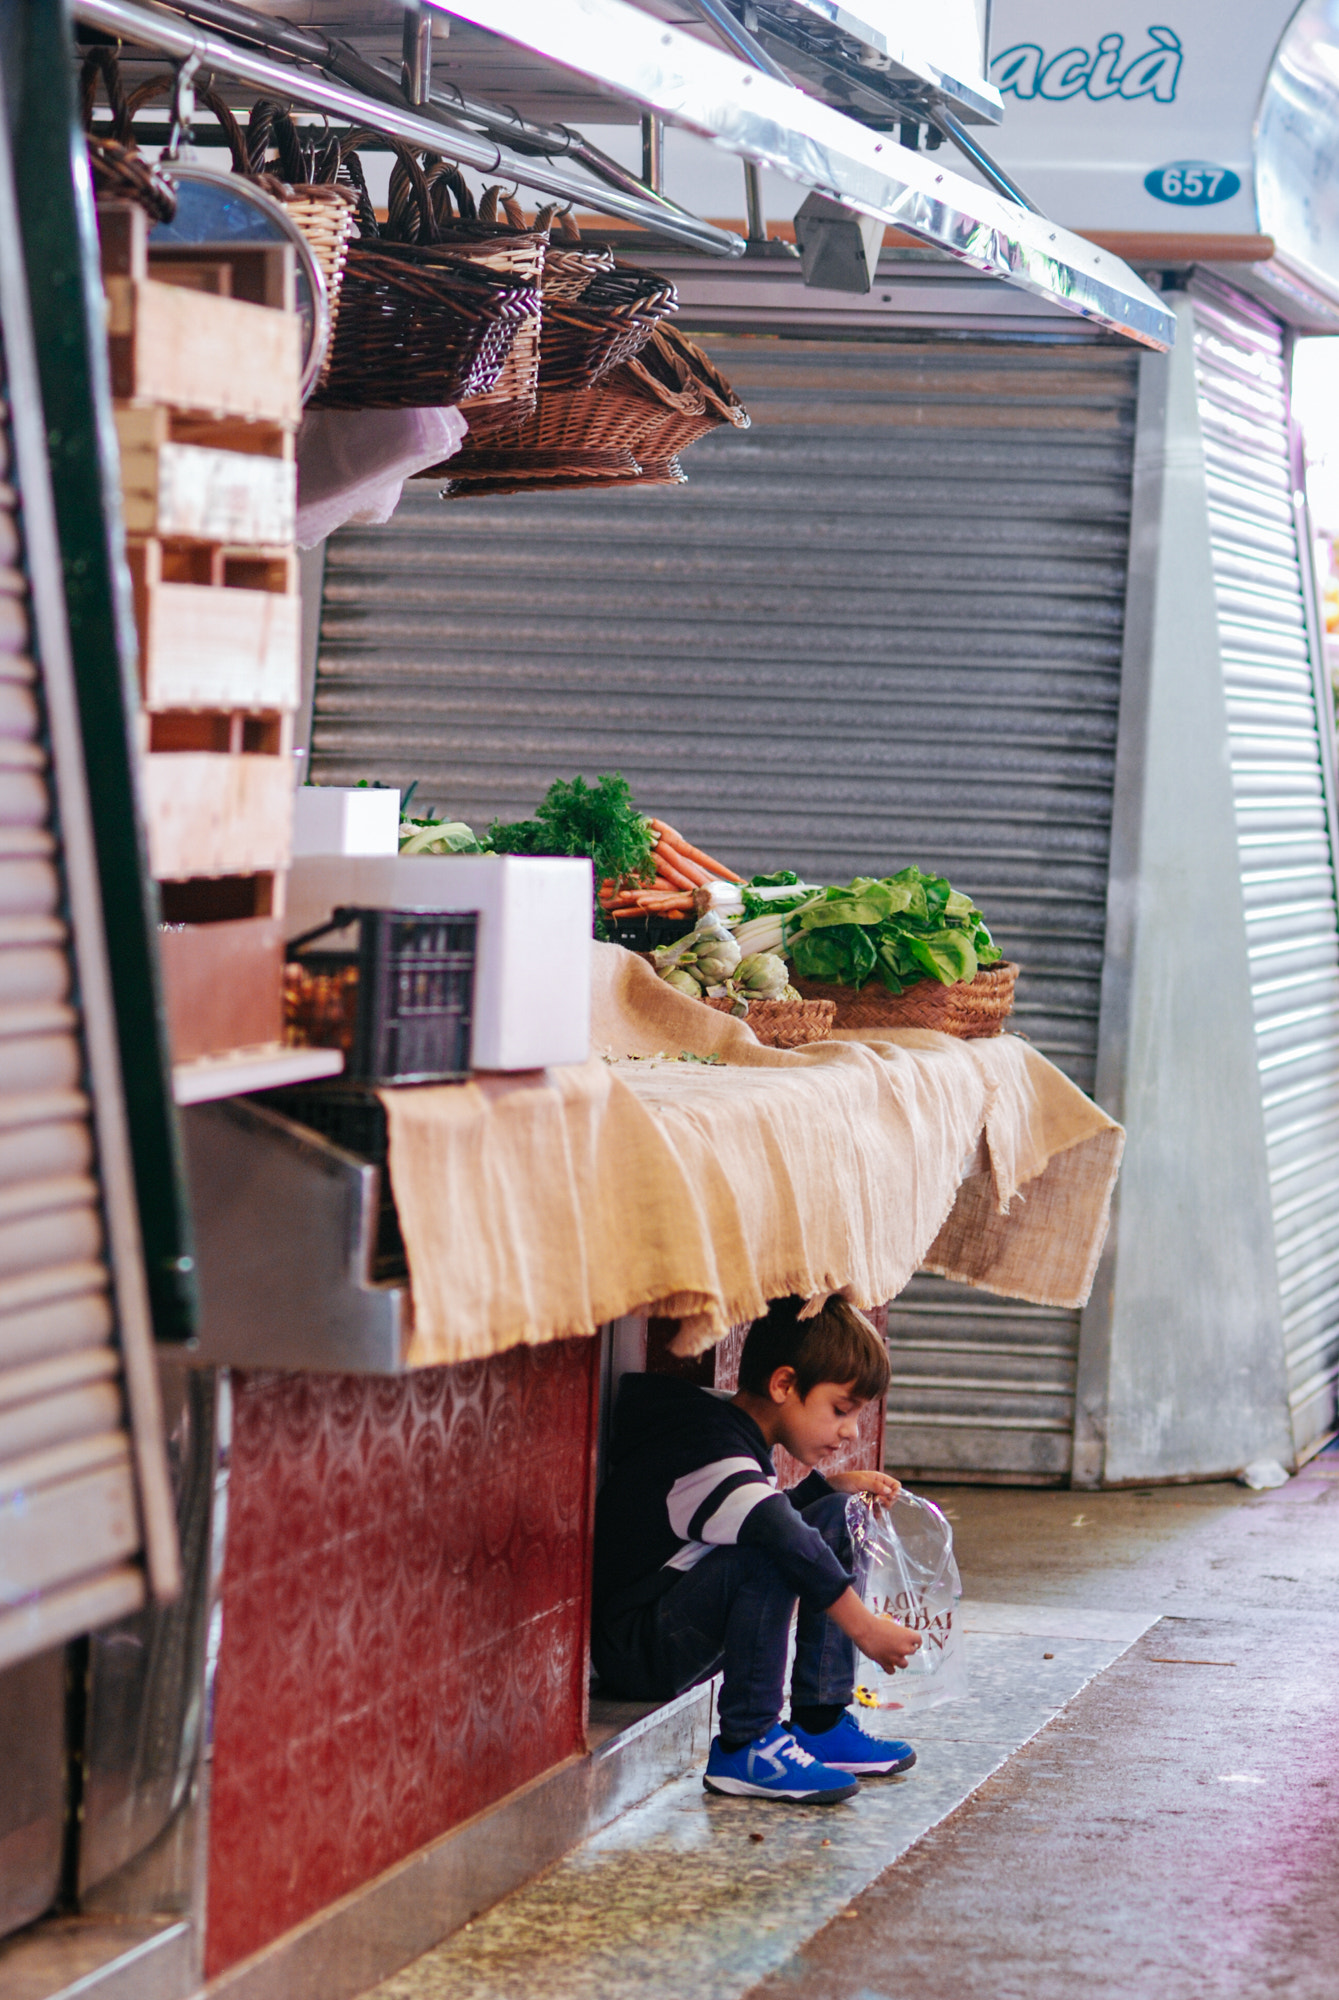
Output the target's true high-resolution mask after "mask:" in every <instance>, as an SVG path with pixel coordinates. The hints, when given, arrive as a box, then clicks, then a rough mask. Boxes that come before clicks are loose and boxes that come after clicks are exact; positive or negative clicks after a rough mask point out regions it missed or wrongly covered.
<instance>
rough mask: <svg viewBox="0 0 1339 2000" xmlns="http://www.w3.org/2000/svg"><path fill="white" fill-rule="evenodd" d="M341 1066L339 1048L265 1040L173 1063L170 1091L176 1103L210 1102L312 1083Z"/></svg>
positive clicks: (334, 1072) (342, 1057)
mask: <svg viewBox="0 0 1339 2000" xmlns="http://www.w3.org/2000/svg"><path fill="white" fill-rule="evenodd" d="M343 1067H344V1056H343V1053H342V1051H341V1050H339V1049H290V1048H286V1047H285V1046H284V1045H283V1044H282V1043H281V1042H267V1043H263V1044H262V1045H261V1046H260V1047H259V1048H254V1049H229V1050H228V1052H227V1053H226V1055H219V1056H200V1057H199V1058H198V1059H197V1060H196V1061H195V1062H188V1063H176V1064H175V1065H174V1066H173V1070H172V1095H173V1096H174V1097H175V1099H176V1101H177V1103H178V1104H210V1103H213V1102H214V1100H215V1099H216V1098H220V1097H242V1096H244V1095H245V1094H246V1093H247V1092H249V1091H253V1090H277V1089H279V1087H280V1085H281V1084H285V1083H315V1082H316V1080H317V1079H318V1078H319V1077H327V1076H338V1075H339V1073H340V1071H341V1070H342V1069H343Z"/></svg>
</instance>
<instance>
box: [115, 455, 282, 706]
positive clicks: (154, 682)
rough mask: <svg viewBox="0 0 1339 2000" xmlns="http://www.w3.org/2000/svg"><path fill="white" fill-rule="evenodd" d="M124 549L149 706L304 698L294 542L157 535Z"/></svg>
mask: <svg viewBox="0 0 1339 2000" xmlns="http://www.w3.org/2000/svg"><path fill="white" fill-rule="evenodd" d="M264 462H266V461H262V463H264ZM126 555H127V559H128V561H129V563H130V573H131V578H132V581H133V583H134V589H135V618H136V622H137V624H138V627H139V652H140V687H141V690H142V693H143V699H144V706H145V708H146V709H147V710H148V711H149V712H150V713H151V714H152V713H155V712H159V711H163V710H168V709H179V708H180V709H201V708H206V709H222V710H234V709H267V710H268V709H294V708H296V707H297V704H298V695H299V687H300V681H301V665H300V658H301V654H300V639H301V610H300V606H299V602H298V598H297V595H296V584H297V559H296V557H295V556H294V554H293V552H292V550H291V549H274V550H256V549H251V548H243V549H236V550H234V549H231V548H228V547H226V546H212V547H207V548H204V549H197V548H190V547H187V548H185V549H178V548H174V547H173V546H172V545H170V544H166V545H165V542H164V540H163V539H160V538H156V537H151V538H149V539H146V540H144V541H141V542H136V543H133V544H131V545H130V547H128V549H127V551H126ZM183 577H197V578H199V579H200V580H199V581H182V580H180V579H182V578H183Z"/></svg>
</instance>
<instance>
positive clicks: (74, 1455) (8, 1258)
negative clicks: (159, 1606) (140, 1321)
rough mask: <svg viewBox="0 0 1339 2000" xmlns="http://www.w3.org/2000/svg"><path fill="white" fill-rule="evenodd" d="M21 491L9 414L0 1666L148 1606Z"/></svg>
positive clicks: (1, 843)
mask: <svg viewBox="0 0 1339 2000" xmlns="http://www.w3.org/2000/svg"><path fill="white" fill-rule="evenodd" d="M3 382H4V376H3V372H0V385H3ZM14 482H15V471H14V454H13V437H12V432H11V426H10V412H9V408H8V404H7V402H0V1667H3V1666H5V1665H8V1664H9V1663H10V1662H11V1661H13V1660H17V1659H21V1658H24V1657H27V1656H29V1655H31V1654H35V1653H38V1652H41V1651H43V1650H44V1649H45V1648H47V1647H50V1646H53V1645H57V1644H60V1643H61V1642H62V1641H64V1640H65V1639H67V1638H69V1637H71V1636H72V1635H73V1634H75V1633H79V1632H84V1631H88V1630H90V1629H92V1628H93V1627H95V1626H97V1625H101V1624H104V1623H107V1622H108V1621H110V1620H111V1619H113V1618H117V1617H120V1616H122V1615H123V1614H124V1613H125V1612H127V1611H133V1610H135V1609H136V1608H137V1607H138V1606H139V1605H140V1604H142V1603H143V1602H144V1597H145V1580H144V1574H143V1571H142V1569H141V1567H140V1566H139V1565H138V1563H136V1562H135V1561H134V1558H135V1557H136V1556H137V1555H138V1553H139V1552H140V1549H141V1546H142V1535H141V1525H140V1516H139V1508H138V1504H137V1496H136V1482H135V1476H134V1471H133V1461H132V1445H131V1438H130V1434H129V1431H128V1427H127V1421H126V1415H125V1407H124V1402H123V1393H122V1382H121V1364H120V1357H119V1354H118V1351H117V1348H116V1345H115V1342H114V1319H113V1310H112V1305H111V1300H110V1290H111V1287H110V1278H109V1272H108V1268H107V1262H106V1259H105V1256H104V1249H103V1216H102V1203H101V1194H100V1188H99V1183H98V1178H97V1167H96V1162H95V1149H94V1136H93V1130H92V1120H91V1113H90V1104H89V1099H88V1096H87V1094H86V1091H85V1083H84V1078H85V1058H84V1052H83V1049H82V1046H81V1035H80V1021H79V1015H78V1012H77V1006H76V981H75V972H74V966H73V962H72V955H71V947H70V934H69V928H68V923H67V917H66V906H67V899H66V893H65V887H64V883H63V880H62V855H61V852H60V850H59V847H58V844H57V839H56V836H55V834H54V833H53V830H52V829H53V827H54V826H55V825H56V824H57V823H58V817H57V812H56V804H55V798H54V796H53V789H52V783H51V776H50V770H49V763H48V753H47V748H46V718H45V715H44V701H43V689H42V680H41V675H40V673H39V670H38V667H37V665H36V664H35V660H34V647H33V642H32V622H33V607H32V602H31V596H30V590H29V583H28V577H27V573H26V550H25V533H24V520H23V510H22V506H21V502H20V496H19V493H18V492H17V490H16V486H15V483H14Z"/></svg>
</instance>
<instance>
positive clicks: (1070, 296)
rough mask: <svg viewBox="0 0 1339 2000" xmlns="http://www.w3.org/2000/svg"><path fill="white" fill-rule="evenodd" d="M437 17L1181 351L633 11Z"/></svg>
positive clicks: (802, 103) (919, 156) (1051, 265)
mask: <svg viewBox="0 0 1339 2000" xmlns="http://www.w3.org/2000/svg"><path fill="white" fill-rule="evenodd" d="M90 4H91V0H90ZM428 4H430V5H432V6H434V7H437V8H438V9H439V10H440V11H441V12H442V13H445V14H449V15H453V16H454V17H455V18H456V19H458V20H461V21H468V22H469V23H470V24H471V26H473V27H476V28H482V29H484V30H485V31H486V32H488V33H489V34H493V35H497V36H499V37H500V38H501V39H502V40H503V41H507V42H512V43H514V44H516V45H517V46H518V47H520V48H523V49H527V50H529V51H530V52H531V53H532V54H535V55H540V56H543V57H544V58H545V59H546V60H547V61H549V62H552V63H554V64H556V65H557V66H558V68H560V69H565V70H567V71H569V72H571V73H574V74H576V75H578V76H582V77H585V78H587V79H588V80H589V81H591V82H593V83H596V84H600V85H602V86H603V87H604V88H605V89H607V90H611V91H613V92H614V93H615V94H616V95H617V96H619V97H621V98H623V99H624V100H625V101H627V102H630V103H632V104H635V105H638V106H639V107H640V108H641V110H643V111H646V112H651V113H653V114H654V115H655V116H657V117H661V118H664V119H666V120H668V121H669V122H671V123H673V124H676V125H683V126H686V127H687V128H688V130H690V131H693V132H698V133H700V134H701V135H702V136H703V137H704V138H707V139H712V140H714V141H715V142H716V143H717V144H718V145H719V146H721V147H722V148H724V150H725V151H727V152H731V153H737V154H738V155H739V156H740V157H741V158H743V159H745V160H752V161H753V162H754V164H755V165H757V166H763V167H771V168H772V169H773V170H774V171H775V172H777V173H780V174H785V175H786V176H787V178H788V179H790V180H793V181H796V182H798V183H799V184H800V186H802V187H806V188H817V189H818V190H819V191H820V193H823V194H826V195H830V196H831V197H832V198H833V200H835V201H840V202H843V203H845V204H846V205H847V206H848V207H851V208H855V209H858V210H860V211H861V212H862V213H863V214H865V215H872V216H875V217H877V218H878V219H879V220H880V221H882V222H885V223H887V224H889V225H891V226H892V227H893V228H895V229H903V230H906V231H907V232H908V234H909V235H912V236H915V237H917V238H919V239H920V240H921V241H922V242H924V243H927V244H931V245H933V246H934V247H935V248H936V249H939V250H943V251H946V252H947V253H948V255H949V256H951V257H954V258H956V259H958V260H959V262H961V263H964V264H967V265H970V266H971V267H972V268H973V269H974V270H977V271H983V272H986V273H987V274H989V275H991V276H993V277H998V278H1003V279H1006V280H1007V281H1008V282H1009V283H1010V284H1014V285H1019V286H1021V287H1022V288H1023V289H1024V290H1025V291H1029V292H1033V293H1035V294H1036V295H1037V296H1038V297H1039V298H1043V299H1045V300H1046V301H1047V302H1048V303H1049V304H1051V305H1053V306H1058V307H1060V308H1061V309H1062V310H1063V311H1065V312H1071V313H1075V314H1078V315H1080V316H1081V317H1083V318H1085V319H1090V320H1093V321H1095V322H1096V323H1097V324H1098V325H1100V326H1105V327H1108V328H1110V330H1111V331H1112V332H1113V333H1120V334H1125V335H1127V336H1128V337H1129V338H1130V339H1132V340H1136V341H1139V342H1141V343H1142V344H1143V345H1144V346H1146V347H1155V348H1162V349H1165V348H1168V347H1170V346H1171V345H1172V343H1173V341H1174V340H1175V338H1176V322H1175V318H1174V316H1173V315H1172V314H1171V313H1169V312H1168V310H1167V307H1166V305H1165V304H1164V302H1163V301H1162V300H1161V299H1160V298H1159V297H1158V295H1157V293H1156V292H1153V291H1150V289H1149V288H1148V286H1147V285H1145V284H1144V283H1143V282H1142V281H1141V280H1140V279H1139V278H1138V277H1136V275H1135V273H1134V272H1133V271H1131V270H1130V269H1129V267H1128V266H1127V265H1125V264H1123V263H1122V262H1121V260H1120V259H1119V258H1118V257H1115V256H1113V255H1112V254H1111V253H1110V252H1109V251H1105V250H1098V249H1097V248H1096V247H1095V246H1094V245H1093V244H1091V243H1088V242H1086V241H1085V240H1084V238H1083V237H1081V236H1075V235H1073V234H1072V233H1071V232H1070V231H1069V230H1066V229H1062V228H1060V227H1059V225H1058V224H1056V223H1052V222H1049V221H1048V220H1047V219H1046V217H1045V216H1040V215H1035V214H1032V213H1030V212H1029V211H1027V210H1025V209H1023V208H1022V207H1021V206H1020V205H1019V203H1018V202H1017V201H1016V200H1009V199H1006V198H1005V197H1004V196H1003V195H1000V194H996V193H994V192H993V191H992V190H990V189H989V188H983V187H980V186H978V185H977V184H976V183H975V182H973V181H968V180H965V179H963V178H962V176H961V175H958V174H954V173H952V172H950V171H949V169H948V168H947V167H941V166H940V165H939V164H938V162H937V160H936V158H935V156H934V155H933V154H926V153H919V152H913V151H912V150H911V148H910V147H907V146H902V145H900V144H899V143H898V142H897V140H896V139H895V138H893V137H892V135H891V134H889V133H884V132H875V131H871V130H870V129H869V128H868V127H867V126H864V125H860V124H858V123H857V122H856V121H855V119H853V118H848V117H846V116H845V115H844V114H843V113H842V112H840V111H836V110H834V109H833V108H832V107H831V106H830V105H827V104H822V103H820V102H819V101H818V100H817V99H816V98H813V97H810V96H808V95H807V94H806V93H805V92H804V91H802V90H797V89H796V88H795V87H794V86H793V85H791V84H788V83H781V82H779V81H778V80H777V79H776V78H775V77H773V76H771V75H768V74H767V73H765V72H764V71H762V70H759V69H755V68H754V67H753V66H752V65H751V64H750V65H749V66H748V67H744V66H743V65H742V64H741V63H740V61H739V60H738V58H737V57H732V56H729V55H725V54H723V53H721V52H720V51H718V50H716V49H713V48H710V47H709V46H707V44H705V43H704V42H701V41H699V40H697V39H696V38H695V37H694V36H691V35H687V34H685V33H683V32H682V31H681V30H680V29H677V28H672V27H669V26H668V25H667V24H666V23H665V22H663V21H660V20H658V19H653V18H651V17H650V16H648V15H647V14H644V13H643V12H642V11H641V10H640V9H639V8H637V7H633V6H629V5H627V4H625V0H449V4H448V0H428Z"/></svg>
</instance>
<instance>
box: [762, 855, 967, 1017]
mask: <svg viewBox="0 0 1339 2000" xmlns="http://www.w3.org/2000/svg"><path fill="white" fill-rule="evenodd" d="M785 948H786V950H787V952H788V953H789V954H790V957H791V959H792V961H793V962H794V966H795V970H796V971H797V972H798V973H799V974H800V976H801V977H802V978H805V979H823V980H827V981H829V982H830V983H832V984H835V985H838V986H855V987H860V986H864V985H865V984H866V982H867V981H868V980H869V979H871V978H872V977H874V976H875V975H877V976H878V978H879V979H881V980H882V981H883V984H884V985H885V986H886V987H887V988H888V989H889V991H890V992H892V993H901V992H903V991H904V990H905V989H906V988H907V987H908V986H914V985H915V984H916V982H917V981H918V980H921V979H937V980H939V981H940V983H941V984H942V985H944V986H953V985H956V984H957V982H958V981H959V980H963V979H975V977H976V975H977V972H978V971H979V970H980V968H981V967H982V966H987V965H997V964H998V963H999V961H1000V959H1001V958H1002V957H1003V953H1002V952H1001V951H1000V948H999V946H998V945H997V944H996V943H995V942H994V940H993V939H992V937H991V935H990V932H989V931H988V930H987V929H986V926H985V924H984V922H983V921H982V917H981V912H980V910H978V909H977V907H976V905H975V904H974V903H973V902H972V900H971V898H970V897H969V896H964V895H963V894H962V893H961V891H960V890H957V889H955V888H953V886H952V884H951V883H949V882H948V881H946V880H945V878H944V877H943V876H942V875H924V874H922V873H921V871H920V869H919V868H903V869H902V870H901V871H900V872H899V873H898V874H896V875H887V876H884V877H882V878H881V879H875V878H874V877H872V876H857V878H856V880H855V881H854V882H849V883H848V884H847V885H846V887H845V888H844V889H836V888H833V889H827V890H825V892H824V894H823V897H822V900H821V901H819V902H816V903H811V904H810V905H809V907H808V908H806V909H802V910H800V911H798V912H796V913H795V914H794V916H793V917H792V918H791V920H790V921H789V922H788V923H787V925H786V938H785Z"/></svg>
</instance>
